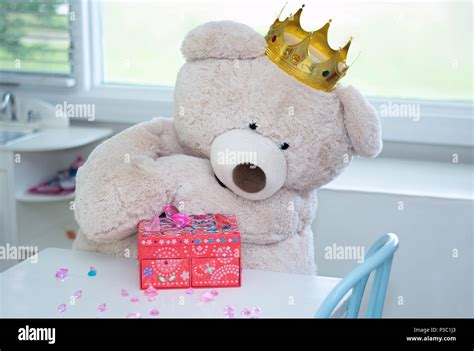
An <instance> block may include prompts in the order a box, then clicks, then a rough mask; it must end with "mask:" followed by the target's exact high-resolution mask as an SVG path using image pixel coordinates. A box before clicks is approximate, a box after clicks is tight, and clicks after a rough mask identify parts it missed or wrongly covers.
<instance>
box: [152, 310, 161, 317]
mask: <svg viewBox="0 0 474 351" xmlns="http://www.w3.org/2000/svg"><path fill="white" fill-rule="evenodd" d="M159 314H160V311H158V310H157V309H156V308H154V309H152V310H151V311H150V315H152V316H158V315H159Z"/></svg>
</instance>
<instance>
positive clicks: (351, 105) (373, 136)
mask: <svg viewBox="0 0 474 351" xmlns="http://www.w3.org/2000/svg"><path fill="white" fill-rule="evenodd" d="M336 93H337V95H338V97H339V100H340V102H341V103H342V106H343V110H344V112H343V115H344V124H345V126H346V130H347V133H348V135H349V139H350V141H351V144H352V148H353V149H354V151H355V153H356V154H357V155H359V156H364V157H375V156H377V155H378V154H379V153H380V151H382V144H383V143H382V128H381V126H380V119H379V116H378V115H377V112H376V111H375V109H374V107H373V106H372V105H370V104H369V102H368V101H367V100H366V99H365V98H364V96H362V94H361V93H360V92H359V91H358V90H357V89H356V88H354V87H353V86H348V87H337V88H336Z"/></svg>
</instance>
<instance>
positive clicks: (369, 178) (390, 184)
mask: <svg viewBox="0 0 474 351" xmlns="http://www.w3.org/2000/svg"><path fill="white" fill-rule="evenodd" d="M473 175H474V166H473V165H469V164H460V163H458V164H454V163H441V162H426V161H415V160H403V159H395V158H377V159H363V158H355V159H354V160H353V162H352V164H350V165H349V167H348V168H347V169H346V170H345V171H344V172H343V173H342V174H341V175H340V176H339V177H338V178H336V179H335V180H333V181H332V182H331V183H329V184H327V185H326V186H324V187H323V188H322V189H327V190H335V191H356V192H367V193H380V194H397V195H406V196H421V197H434V198H444V199H457V200H470V201H472V200H474V195H473Z"/></svg>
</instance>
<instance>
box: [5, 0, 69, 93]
mask: <svg viewBox="0 0 474 351" xmlns="http://www.w3.org/2000/svg"><path fill="white" fill-rule="evenodd" d="M71 14H72V18H71ZM71 19H73V13H71V11H70V5H69V2H68V1H59V0H57V1H54V0H52V1H44V0H43V1H41V0H30V1H27V0H9V1H2V2H0V74H1V79H0V81H1V82H2V83H5V82H10V83H18V82H21V79H22V78H23V79H34V77H36V78H40V79H43V80H44V79H45V78H46V77H49V78H52V79H53V80H54V78H56V79H57V80H56V81H57V82H59V81H62V82H63V83H64V84H65V85H72V83H73V79H72V72H73V68H74V67H73V61H72V56H73V45H72V39H71V37H72V36H71V26H70V20H71ZM18 73H20V74H18Z"/></svg>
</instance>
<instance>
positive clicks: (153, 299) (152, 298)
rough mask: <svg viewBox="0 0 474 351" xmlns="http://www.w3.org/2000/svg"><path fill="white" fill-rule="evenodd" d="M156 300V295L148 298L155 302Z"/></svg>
mask: <svg viewBox="0 0 474 351" xmlns="http://www.w3.org/2000/svg"><path fill="white" fill-rule="evenodd" d="M155 300H156V298H155V297H154V296H150V297H149V298H148V302H153V301H155Z"/></svg>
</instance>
